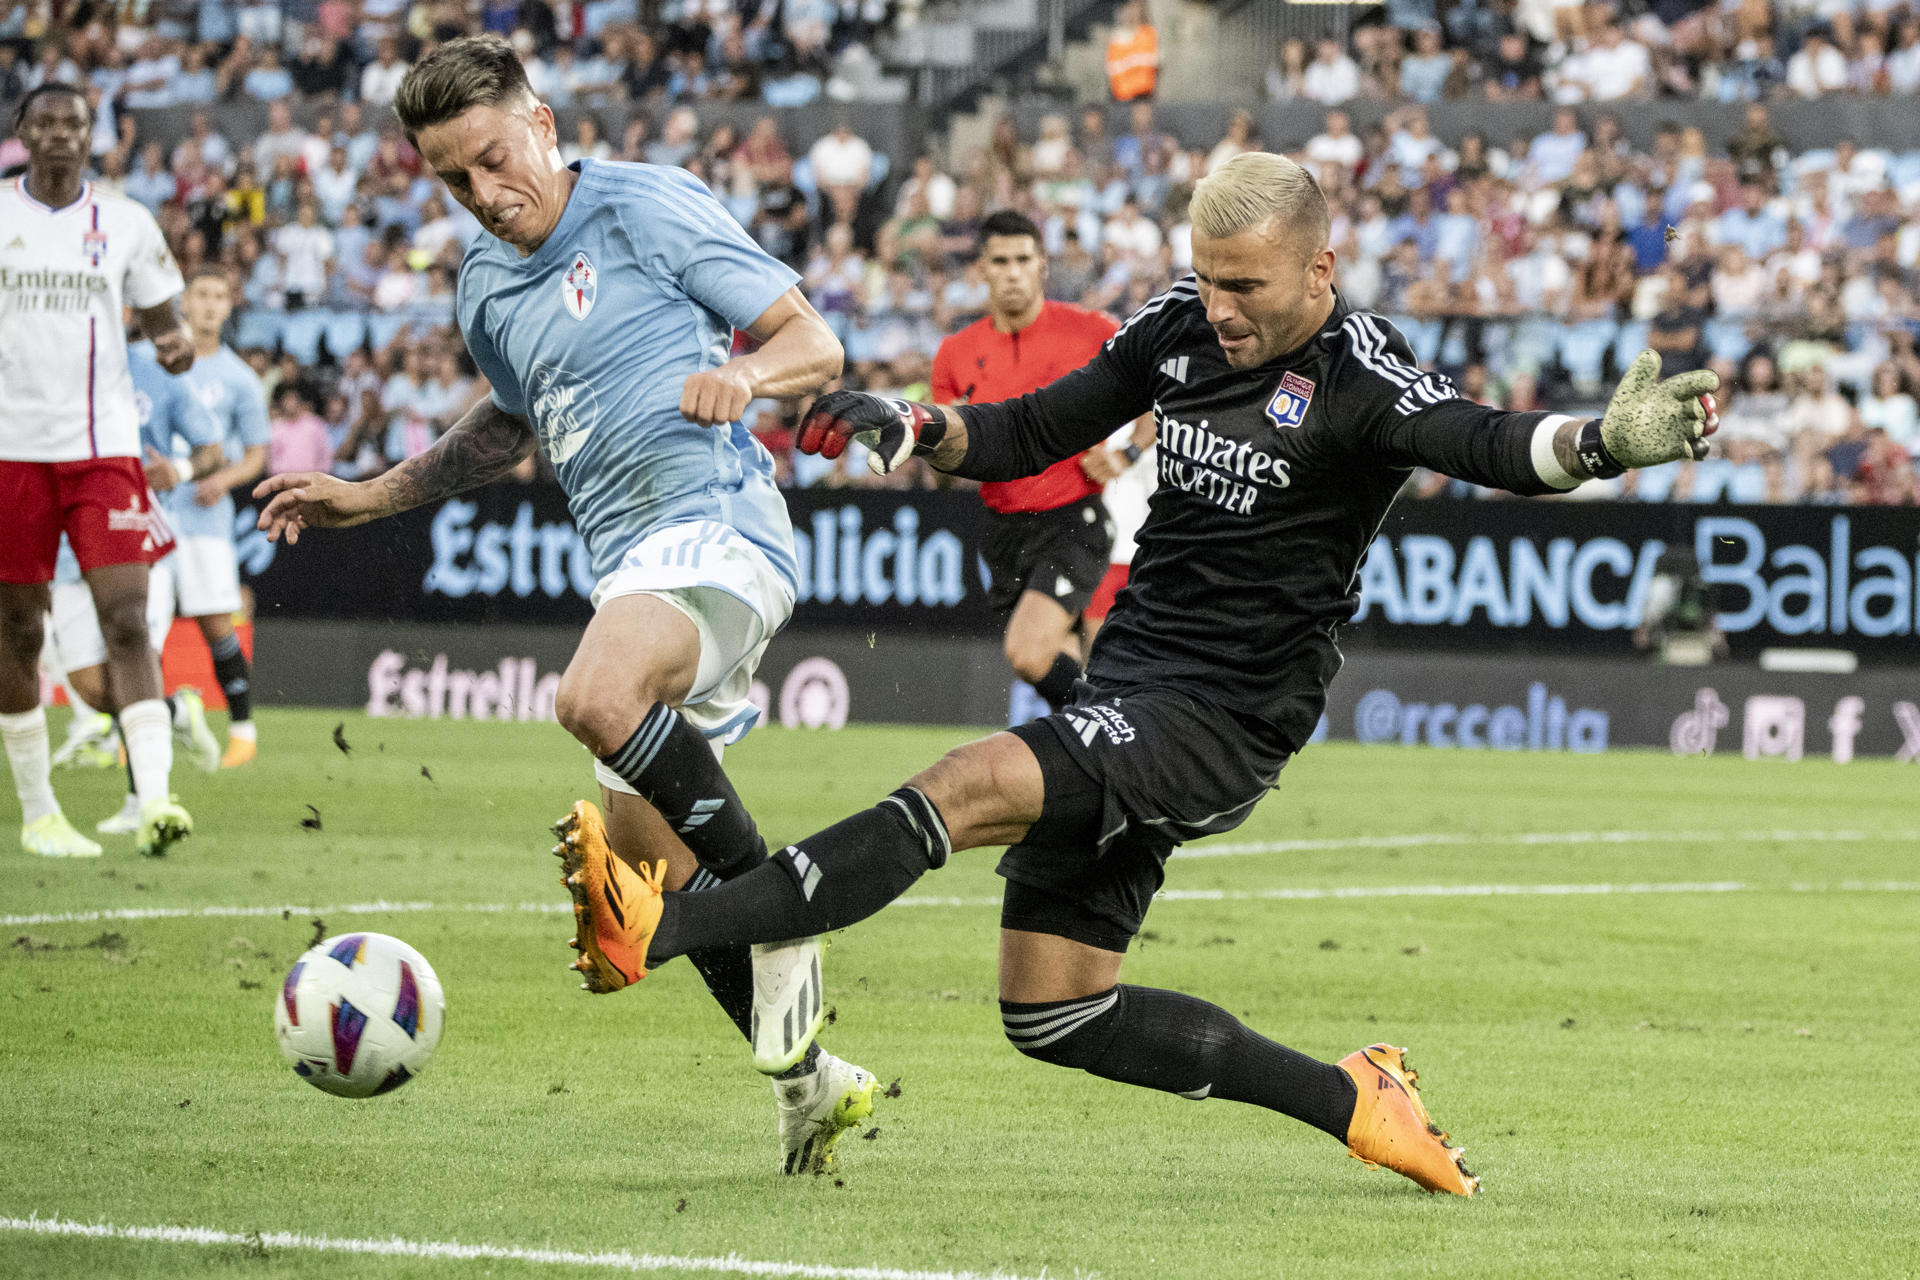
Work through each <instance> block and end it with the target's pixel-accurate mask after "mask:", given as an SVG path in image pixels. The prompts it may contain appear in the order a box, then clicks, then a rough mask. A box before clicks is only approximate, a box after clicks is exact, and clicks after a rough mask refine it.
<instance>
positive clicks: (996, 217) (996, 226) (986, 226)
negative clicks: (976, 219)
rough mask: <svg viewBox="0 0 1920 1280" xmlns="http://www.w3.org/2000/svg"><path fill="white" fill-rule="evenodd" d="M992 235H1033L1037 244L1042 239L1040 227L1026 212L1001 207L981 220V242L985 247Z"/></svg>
mask: <svg viewBox="0 0 1920 1280" xmlns="http://www.w3.org/2000/svg"><path fill="white" fill-rule="evenodd" d="M990 236H1032V237H1033V239H1034V243H1036V244H1037V243H1039V241H1040V228H1039V227H1037V226H1035V225H1034V222H1033V219H1032V218H1029V217H1028V216H1027V215H1026V214H1024V213H1019V212H1016V211H1015V210H1012V209H1000V210H997V211H995V212H993V213H990V214H988V215H987V216H986V217H984V218H982V219H981V220H980V243H981V245H982V246H983V247H984V246H985V245H986V243H987V239H988V237H990Z"/></svg>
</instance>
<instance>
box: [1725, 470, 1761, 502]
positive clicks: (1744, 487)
mask: <svg viewBox="0 0 1920 1280" xmlns="http://www.w3.org/2000/svg"><path fill="white" fill-rule="evenodd" d="M1766 500H1767V469H1766V468H1765V467H1763V466H1761V465H1760V464H1759V463H1757V462H1742V463H1738V464H1734V465H1733V472H1732V474H1731V475H1729V476H1728V477H1727V501H1729V502H1765V501H1766Z"/></svg>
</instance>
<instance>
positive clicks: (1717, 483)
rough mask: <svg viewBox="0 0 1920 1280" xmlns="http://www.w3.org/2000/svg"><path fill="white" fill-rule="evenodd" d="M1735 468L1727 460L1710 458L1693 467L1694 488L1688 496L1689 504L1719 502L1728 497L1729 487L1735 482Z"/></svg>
mask: <svg viewBox="0 0 1920 1280" xmlns="http://www.w3.org/2000/svg"><path fill="white" fill-rule="evenodd" d="M1733 471H1734V466H1733V464H1732V463H1731V462H1728V461H1727V460H1726V459H1725V458H1708V459H1707V460H1706V461H1705V462H1696V463H1694V465H1693V488H1692V490H1691V491H1690V492H1689V493H1688V494H1687V501H1689V502H1719V501H1722V500H1723V499H1724V498H1725V497H1726V496H1727V485H1728V484H1729V483H1731V482H1732V480H1733Z"/></svg>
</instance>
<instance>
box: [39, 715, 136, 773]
mask: <svg viewBox="0 0 1920 1280" xmlns="http://www.w3.org/2000/svg"><path fill="white" fill-rule="evenodd" d="M118 746H119V744H118V743H117V742H115V741H114V736H113V717H112V716H110V715H108V714H107V713H106V712H104V711H96V712H94V713H93V714H92V715H90V716H75V717H74V718H73V719H72V720H70V721H68V723H67V740H66V741H65V742H63V743H61V744H60V749H59V750H58V751H55V752H54V753H53V759H52V760H51V761H50V763H51V764H52V765H53V767H54V768H56V769H111V768H113V767H114V766H115V765H117V764H119V763H120V761H119V757H118V752H117V750H116V748H117V747H118Z"/></svg>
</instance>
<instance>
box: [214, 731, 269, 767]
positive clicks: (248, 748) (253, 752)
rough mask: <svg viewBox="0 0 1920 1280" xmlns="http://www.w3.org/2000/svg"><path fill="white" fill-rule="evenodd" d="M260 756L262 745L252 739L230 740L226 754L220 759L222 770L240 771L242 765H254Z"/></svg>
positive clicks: (228, 740)
mask: <svg viewBox="0 0 1920 1280" xmlns="http://www.w3.org/2000/svg"><path fill="white" fill-rule="evenodd" d="M259 754H260V744H259V743H258V742H256V741H254V740H253V739H252V738H228V739H227V749H226V752H225V753H224V754H223V755H222V756H221V757H220V767H221V768H222V769H238V768H239V767H240V766H242V765H248V764H252V763H253V758H254V757H255V756H257V755H259Z"/></svg>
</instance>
